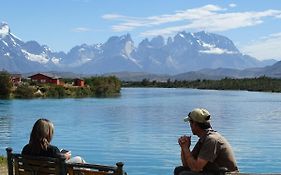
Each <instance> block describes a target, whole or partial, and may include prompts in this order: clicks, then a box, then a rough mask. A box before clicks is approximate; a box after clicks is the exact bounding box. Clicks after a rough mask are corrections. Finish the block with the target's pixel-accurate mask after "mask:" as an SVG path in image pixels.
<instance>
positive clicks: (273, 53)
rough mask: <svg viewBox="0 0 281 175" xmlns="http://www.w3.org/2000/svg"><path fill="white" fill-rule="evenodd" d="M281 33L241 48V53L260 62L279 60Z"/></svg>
mask: <svg viewBox="0 0 281 175" xmlns="http://www.w3.org/2000/svg"><path fill="white" fill-rule="evenodd" d="M280 46H281V33H275V34H271V35H269V36H266V37H262V38H260V39H258V40H257V41H255V42H252V43H250V44H248V45H247V46H244V47H242V48H241V51H242V52H244V53H246V54H248V55H251V56H253V57H255V58H258V59H260V60H265V59H277V60H281V49H280Z"/></svg>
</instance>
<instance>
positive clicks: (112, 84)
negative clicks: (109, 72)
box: [85, 76, 121, 97]
mask: <svg viewBox="0 0 281 175" xmlns="http://www.w3.org/2000/svg"><path fill="white" fill-rule="evenodd" d="M85 82H86V84H88V85H89V86H90V88H91V91H92V92H93V93H94V94H93V95H94V96H98V97H104V96H109V95H110V96H112V95H118V94H119V93H120V90H121V81H120V80H119V79H118V78H116V77H115V76H110V77H92V78H88V79H86V81H85Z"/></svg>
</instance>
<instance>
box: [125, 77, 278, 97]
mask: <svg viewBox="0 0 281 175" xmlns="http://www.w3.org/2000/svg"><path fill="white" fill-rule="evenodd" d="M122 86H123V87H162V88H193V89H214V90H247V91H261V92H279V93H280V92H281V79H276V78H269V77H265V76H262V77H257V78H243V79H233V78H224V79H221V80H200V79H198V80H194V81H185V80H184V81H178V80H174V81H171V80H169V79H168V80H167V81H166V82H158V81H150V80H149V79H143V80H142V81H139V82H123V83H122Z"/></svg>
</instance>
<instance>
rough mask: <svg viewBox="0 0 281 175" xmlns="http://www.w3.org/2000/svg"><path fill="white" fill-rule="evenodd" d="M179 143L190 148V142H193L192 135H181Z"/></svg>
mask: <svg viewBox="0 0 281 175" xmlns="http://www.w3.org/2000/svg"><path fill="white" fill-rule="evenodd" d="M178 143H179V145H180V146H181V147H182V148H184V147H187V148H189V147H190V144H191V136H186V135H184V136H181V137H180V138H179V139H178Z"/></svg>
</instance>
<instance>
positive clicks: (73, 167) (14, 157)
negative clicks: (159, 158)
mask: <svg viewBox="0 0 281 175" xmlns="http://www.w3.org/2000/svg"><path fill="white" fill-rule="evenodd" d="M6 151H7V162H8V175H67V174H68V175H81V174H83V175H126V172H124V171H123V163H122V162H118V163H116V166H106V165H97V164H86V163H83V164H81V163H66V162H65V158H64V157H61V158H49V157H35V156H34V157H33V156H24V155H21V154H16V153H13V152H12V151H13V150H12V148H7V149H6Z"/></svg>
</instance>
